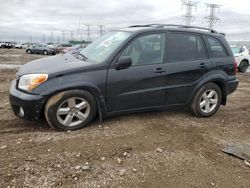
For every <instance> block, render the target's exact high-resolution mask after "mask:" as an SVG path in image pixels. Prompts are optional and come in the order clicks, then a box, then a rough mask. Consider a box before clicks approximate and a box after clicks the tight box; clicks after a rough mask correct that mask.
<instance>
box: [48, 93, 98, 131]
mask: <svg viewBox="0 0 250 188" xmlns="http://www.w3.org/2000/svg"><path fill="white" fill-rule="evenodd" d="M96 111H97V105H96V101H95V99H94V97H93V96H92V95H91V94H90V93H89V92H87V91H84V90H70V91H65V92H62V93H59V94H57V95H55V96H53V97H51V98H50V99H49V100H48V102H47V103H46V105H45V111H44V113H45V117H46V120H47V122H48V124H49V125H50V126H51V127H52V128H54V129H57V130H76V129H80V128H83V127H85V126H86V125H87V124H88V123H90V122H91V121H92V120H93V119H94V117H95V115H96Z"/></svg>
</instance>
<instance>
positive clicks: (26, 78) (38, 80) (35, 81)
mask: <svg viewBox="0 0 250 188" xmlns="http://www.w3.org/2000/svg"><path fill="white" fill-rule="evenodd" d="M47 79H48V75H47V74H27V75H23V76H21V78H20V80H19V83H18V88H19V89H22V90H26V91H31V90H32V89H34V88H36V87H37V86H39V85H40V84H42V83H43V82H45V81H46V80H47Z"/></svg>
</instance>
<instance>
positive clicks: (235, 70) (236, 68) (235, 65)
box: [234, 60, 238, 74]
mask: <svg viewBox="0 0 250 188" xmlns="http://www.w3.org/2000/svg"><path fill="white" fill-rule="evenodd" d="M237 71H238V65H237V63H236V60H234V74H236V73H237Z"/></svg>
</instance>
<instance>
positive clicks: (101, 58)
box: [10, 24, 238, 130]
mask: <svg viewBox="0 0 250 188" xmlns="http://www.w3.org/2000/svg"><path fill="white" fill-rule="evenodd" d="M236 71H237V64H236V62H235V59H234V56H233V53H232V51H231V49H230V47H229V45H228V43H227V41H226V39H225V37H224V35H223V34H220V33H218V32H216V31H215V30H212V29H207V28H201V27H190V26H182V25H163V24H150V25H135V26H131V27H129V28H126V29H121V30H116V31H112V32H109V33H107V34H105V35H103V36H102V37H100V38H98V39H97V40H95V41H94V42H92V43H91V44H90V45H88V46H87V47H86V48H84V49H83V50H82V51H81V52H79V53H77V54H70V53H69V54H63V55H58V56H54V57H48V58H43V59H39V60H35V61H33V62H30V63H27V64H25V65H24V66H22V67H21V69H20V70H19V72H18V73H17V75H16V78H15V80H14V81H13V83H12V86H11V89H10V103H11V106H12V109H13V111H14V113H15V114H16V115H17V116H19V117H21V118H23V119H27V120H36V119H39V118H43V117H45V119H46V120H47V122H48V124H49V125H50V126H51V127H52V128H55V129H59V130H75V129H79V128H82V127H84V126H86V125H87V124H89V123H90V122H91V121H92V120H93V119H94V118H95V117H96V116H99V118H100V120H102V119H103V118H105V117H108V116H113V115H118V114H124V113H132V112H141V111H148V110H156V109H157V110H165V109H175V108H182V109H183V108H188V109H190V111H191V112H192V114H194V115H195V116H198V117H210V116H212V115H214V114H215V113H216V112H217V110H218V109H219V107H220V105H225V104H226V101H227V96H228V95H229V94H230V93H232V92H234V91H235V90H236V88H237V86H238V80H237V78H236Z"/></svg>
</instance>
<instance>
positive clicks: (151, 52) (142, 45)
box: [106, 33, 165, 112]
mask: <svg viewBox="0 0 250 188" xmlns="http://www.w3.org/2000/svg"><path fill="white" fill-rule="evenodd" d="M164 54H165V33H154V34H145V35H141V36H139V37H137V38H136V39H134V40H133V41H131V42H130V44H128V45H127V47H125V48H124V50H123V51H122V52H121V54H120V56H130V57H131V59H132V66H130V67H129V68H128V69H122V70H116V69H115V68H114V67H111V68H110V69H109V70H108V77H107V90H106V101H107V106H108V111H109V112H115V111H124V110H131V109H139V108H148V107H152V106H160V105H163V104H164V89H163V77H162V72H164V70H163V68H162V67H163V62H164ZM117 59H118V58H117ZM114 63H116V62H114Z"/></svg>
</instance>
